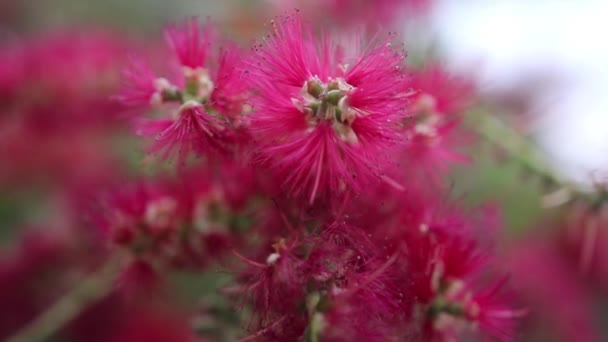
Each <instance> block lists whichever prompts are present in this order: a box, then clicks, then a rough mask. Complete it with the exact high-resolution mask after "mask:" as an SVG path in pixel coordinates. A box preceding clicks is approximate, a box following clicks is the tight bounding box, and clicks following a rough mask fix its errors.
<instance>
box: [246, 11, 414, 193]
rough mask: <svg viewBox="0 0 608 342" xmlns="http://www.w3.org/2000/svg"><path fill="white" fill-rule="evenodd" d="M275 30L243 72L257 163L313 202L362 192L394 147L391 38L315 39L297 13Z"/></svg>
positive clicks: (398, 101) (396, 104)
mask: <svg viewBox="0 0 608 342" xmlns="http://www.w3.org/2000/svg"><path fill="white" fill-rule="evenodd" d="M273 27H274V30H275V32H274V33H273V34H272V35H270V36H269V37H268V38H267V39H266V40H265V42H264V43H263V44H262V45H261V46H260V47H259V48H258V49H257V51H256V53H255V55H254V57H253V59H252V60H251V61H250V63H249V68H248V70H247V73H249V76H250V77H249V80H250V84H251V87H252V90H253V92H254V93H255V94H256V95H257V96H254V98H253V99H252V104H253V106H254V112H253V114H252V124H251V125H252V131H253V133H254V136H255V138H256V139H257V143H258V144H259V148H260V153H261V156H262V160H263V161H265V162H266V163H267V165H268V166H269V168H270V170H271V171H272V172H273V174H275V175H276V177H277V179H280V180H282V181H283V186H284V188H285V189H286V190H287V191H288V192H289V193H291V194H292V195H296V196H298V195H305V196H308V198H309V200H310V202H311V203H312V202H313V201H314V200H315V198H316V197H317V196H322V197H332V196H334V197H335V195H337V194H339V193H341V192H343V191H344V190H345V189H349V190H351V189H352V190H354V191H360V190H361V189H362V187H363V186H364V185H365V184H366V183H368V182H369V181H370V180H372V179H373V177H374V176H376V177H378V176H381V175H382V172H383V170H382V168H381V167H380V166H379V165H383V164H384V163H385V162H384V161H383V159H384V158H386V157H387V156H386V155H385V152H386V151H387V150H388V148H389V147H391V146H392V145H394V144H395V143H396V142H397V141H398V137H399V134H398V128H397V122H398V121H399V119H400V118H402V116H403V115H404V106H405V97H406V91H405V90H406V79H405V77H404V75H403V73H402V72H401V63H402V61H403V59H404V57H405V56H404V53H403V51H400V50H395V49H393V48H392V47H391V46H390V41H389V39H376V40H375V41H374V42H372V43H370V44H369V45H368V46H367V47H366V48H364V49H358V48H357V47H358V46H350V45H346V46H345V45H341V44H339V43H337V42H335V41H333V40H332V39H331V38H330V37H329V36H322V37H315V36H314V35H313V33H312V29H311V28H310V27H309V26H307V25H305V24H302V23H301V21H300V17H299V15H295V16H292V17H287V18H285V19H283V20H282V21H281V22H280V23H277V24H274V23H273ZM350 48H352V49H353V50H355V51H354V53H353V54H352V55H350V54H347V53H346V51H349V49H350Z"/></svg>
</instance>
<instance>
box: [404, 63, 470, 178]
mask: <svg viewBox="0 0 608 342" xmlns="http://www.w3.org/2000/svg"><path fill="white" fill-rule="evenodd" d="M412 88H413V90H414V91H415V95H414V96H413V98H412V105H411V108H410V113H411V117H409V118H408V120H407V121H406V122H405V128H406V132H405V134H406V136H407V137H408V139H407V141H408V143H407V145H406V146H405V150H403V151H402V152H401V153H400V154H401V156H402V159H403V163H404V164H406V165H410V164H416V165H418V167H416V168H415V169H413V170H411V171H408V174H410V175H411V174H412V173H414V174H415V173H416V172H418V174H419V175H421V176H423V177H427V181H428V180H430V181H434V180H435V179H436V178H437V176H441V175H442V174H444V173H445V172H446V171H447V170H448V167H449V166H450V165H452V164H454V163H462V162H466V161H468V158H467V156H465V155H464V154H462V153H460V152H459V151H458V148H459V147H461V146H462V145H463V144H462V143H463V140H464V139H463V137H462V132H459V131H458V129H459V128H460V121H461V118H462V114H463V113H464V111H465V110H466V108H467V106H468V105H469V103H470V102H472V97H473V86H472V84H471V82H470V81H469V80H467V79H464V78H462V77H457V76H454V75H451V74H449V73H448V72H447V71H446V70H444V69H443V68H442V67H440V66H438V65H430V66H427V67H425V68H424V69H422V70H419V71H415V72H414V73H413V77H412ZM428 175H431V178H430V179H428ZM434 178H435V179H434Z"/></svg>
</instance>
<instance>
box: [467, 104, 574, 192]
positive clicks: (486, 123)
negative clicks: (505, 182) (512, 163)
mask: <svg viewBox="0 0 608 342" xmlns="http://www.w3.org/2000/svg"><path fill="white" fill-rule="evenodd" d="M473 116H474V122H473V124H472V127H473V129H474V130H475V131H476V132H477V134H479V135H480V136H481V137H482V138H484V139H485V140H486V141H488V142H490V143H491V144H493V145H495V146H498V147H499V148H501V149H502V150H504V151H505V152H507V153H509V155H510V156H511V157H512V158H514V159H515V160H516V161H517V162H519V163H520V164H521V165H522V166H523V167H524V168H525V169H527V170H529V171H531V172H533V173H535V174H537V175H538V176H540V177H541V178H542V179H543V180H544V181H545V182H547V183H548V184H550V185H555V186H563V185H564V180H563V179H561V178H560V177H559V176H557V175H556V174H555V173H554V172H553V171H552V170H551V169H550V168H549V167H548V166H547V164H546V162H545V161H544V159H543V157H542V156H541V154H540V153H539V152H538V150H537V149H536V148H535V146H534V145H533V144H531V143H530V142H529V141H528V139H526V138H525V137H524V136H523V135H521V134H520V133H519V132H517V131H516V130H515V129H513V128H512V127H510V126H509V125H508V124H506V123H505V122H503V121H502V120H500V119H499V118H497V117H496V116H494V115H488V114H485V113H484V112H481V113H477V114H473Z"/></svg>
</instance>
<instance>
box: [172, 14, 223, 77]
mask: <svg viewBox="0 0 608 342" xmlns="http://www.w3.org/2000/svg"><path fill="white" fill-rule="evenodd" d="M165 37H166V39H167V43H168V44H169V46H170V47H171V48H172V49H173V52H174V53H175V56H176V57H177V59H178V61H179V63H180V65H182V66H183V67H187V68H190V69H191V70H192V71H195V70H196V69H197V68H204V67H206V66H207V61H208V58H209V57H210V56H211V52H212V48H213V44H215V40H216V37H215V30H214V27H213V26H212V25H211V24H210V23H209V22H207V23H206V24H205V25H204V26H203V27H201V25H200V24H199V19H198V18H190V19H188V20H185V21H184V23H183V24H182V25H171V26H170V27H168V28H167V29H166V30H165Z"/></svg>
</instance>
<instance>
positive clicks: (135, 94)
mask: <svg viewBox="0 0 608 342" xmlns="http://www.w3.org/2000/svg"><path fill="white" fill-rule="evenodd" d="M165 33H166V38H167V42H168V45H169V47H170V48H171V49H172V51H173V54H174V56H175V59H176V60H175V62H177V64H178V65H179V70H177V72H171V73H170V74H171V76H170V77H168V78H164V77H158V76H156V75H155V73H154V72H153V71H152V70H151V69H150V68H149V67H148V66H147V65H146V64H145V63H144V62H142V61H135V62H134V63H132V65H131V68H130V69H127V70H126V71H125V72H124V79H123V83H124V87H123V90H122V92H121V93H120V94H119V95H118V96H116V99H117V100H119V101H120V102H122V103H123V104H125V105H127V106H129V107H135V108H139V109H149V108H150V107H160V108H161V109H162V110H163V111H164V112H165V117H161V118H155V119H150V118H143V119H142V118H138V119H136V120H135V126H136V130H137V133H138V134H139V135H142V136H145V137H153V138H154V139H155V141H154V143H152V144H151V146H150V147H149V148H148V151H149V152H151V153H154V154H157V155H158V156H160V159H163V160H164V159H168V158H175V159H177V162H178V164H179V165H182V164H183V163H184V162H185V161H186V159H187V157H188V156H189V155H191V154H194V155H195V156H197V157H201V156H203V157H206V158H207V159H210V158H214V157H216V156H218V155H225V154H227V153H229V152H230V151H233V150H234V148H233V147H234V145H238V143H239V142H242V141H248V138H247V137H246V134H245V132H243V130H242V129H241V126H242V124H241V120H240V116H241V114H242V113H243V101H244V94H245V92H246V88H245V87H244V83H243V82H242V81H241V80H240V78H239V77H238V72H236V71H235V70H237V65H238V63H239V62H240V59H241V54H240V50H239V48H238V47H237V46H236V45H234V44H232V43H230V42H220V39H219V38H218V37H216V34H215V33H214V28H213V27H212V25H211V24H209V23H205V24H204V25H201V24H199V21H198V19H196V18H192V19H189V20H187V21H186V22H185V23H184V24H183V25H181V26H180V25H173V26H171V27H169V28H168V29H167V30H166V32H165ZM220 45H224V46H222V47H219V46H220ZM172 66H173V65H171V64H169V65H168V66H167V67H166V68H165V69H167V70H173V71H175V68H172ZM242 136H245V137H242Z"/></svg>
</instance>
